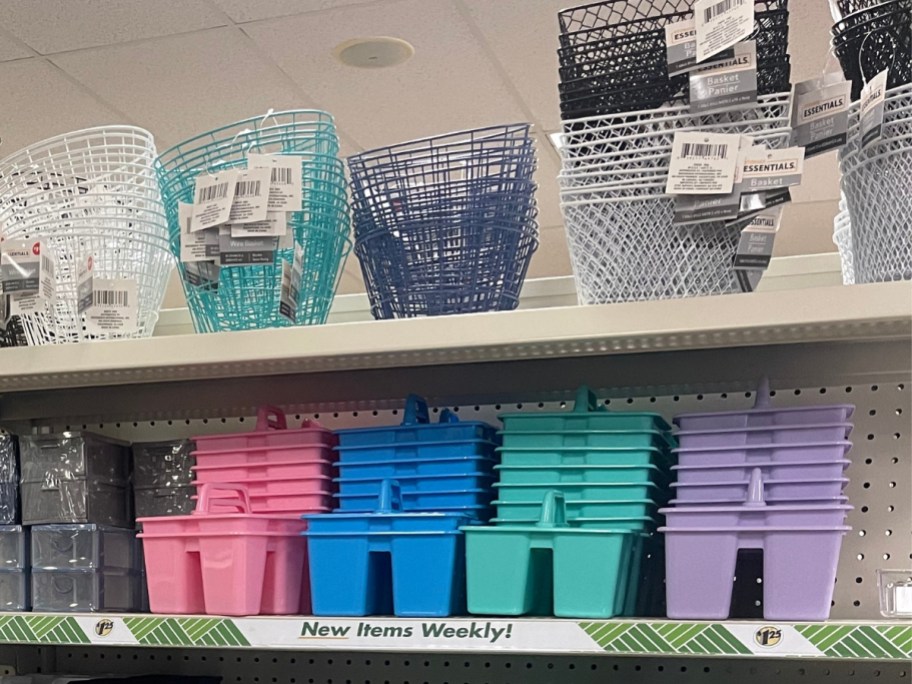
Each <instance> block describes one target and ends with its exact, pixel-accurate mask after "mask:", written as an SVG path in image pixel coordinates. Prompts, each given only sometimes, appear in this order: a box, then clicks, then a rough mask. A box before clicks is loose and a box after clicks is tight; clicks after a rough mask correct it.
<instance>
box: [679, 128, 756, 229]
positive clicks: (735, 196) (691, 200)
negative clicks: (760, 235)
mask: <svg viewBox="0 0 912 684" xmlns="http://www.w3.org/2000/svg"><path fill="white" fill-rule="evenodd" d="M753 144H754V139H753V138H752V137H750V136H749V135H742V136H741V143H740V146H739V149H738V159H737V162H736V163H735V179H734V181H733V182H732V191H731V192H730V193H728V194H727V195H679V196H678V197H676V198H675V213H674V218H673V219H672V222H673V223H675V224H688V223H707V222H710V221H727V220H730V219H735V218H737V217H738V213H739V211H740V207H741V182H742V175H743V171H744V160H745V159H746V158H747V154H748V152H749V150H750V149H751V147H752V146H753Z"/></svg>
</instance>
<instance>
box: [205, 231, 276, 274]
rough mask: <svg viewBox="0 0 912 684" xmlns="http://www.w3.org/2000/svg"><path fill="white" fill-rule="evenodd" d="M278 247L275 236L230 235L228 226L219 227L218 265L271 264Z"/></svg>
mask: <svg viewBox="0 0 912 684" xmlns="http://www.w3.org/2000/svg"><path fill="white" fill-rule="evenodd" d="M277 247H278V238H276V237H246V238H234V237H231V231H230V229H229V228H228V226H222V227H221V228H219V265H221V266H222V267H230V266H251V265H258V264H259V265H262V264H271V263H272V262H273V261H274V260H275V252H276V249H277Z"/></svg>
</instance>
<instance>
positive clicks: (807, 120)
mask: <svg viewBox="0 0 912 684" xmlns="http://www.w3.org/2000/svg"><path fill="white" fill-rule="evenodd" d="M851 90H852V83H851V81H847V80H845V78H844V77H843V75H842V74H841V73H835V72H831V73H827V74H824V75H823V76H822V77H821V78H812V79H810V80H808V81H801V82H800V83H796V84H795V87H794V89H793V91H792V93H793V94H792V116H791V124H792V139H791V144H792V145H797V146H799V147H803V148H805V158H808V159H809V158H810V157H816V156H817V155H818V154H823V153H825V152H829V151H830V150H832V149H836V148H839V147H842V146H843V145H845V144H846V137H847V132H848V130H849V99H850V95H851Z"/></svg>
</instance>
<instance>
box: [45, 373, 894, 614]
mask: <svg viewBox="0 0 912 684" xmlns="http://www.w3.org/2000/svg"><path fill="white" fill-rule="evenodd" d="M597 393H598V394H599V396H603V397H604V396H608V397H610V398H609V399H605V400H604V403H605V405H606V406H607V407H608V409H609V410H618V411H624V410H628V411H656V412H658V413H661V414H662V415H664V416H665V417H666V418H667V419H669V420H670V419H671V418H672V417H673V416H675V415H676V414H679V413H685V412H693V411H706V412H709V411H725V410H736V409H744V408H749V407H751V406H753V403H754V401H755V395H754V393H753V392H727V393H706V394H688V395H663V396H649V395H642V396H629V397H624V396H617V395H616V394H615V393H613V392H612V390H611V388H601V389H599V391H598V392H597ZM772 395H773V396H772V403H773V405H774V406H777V407H787V406H808V405H813V404H818V405H819V404H842V403H850V404H854V405H855V406H856V410H855V415H854V417H853V421H854V423H855V429H854V432H853V433H852V435H851V438H850V439H851V440H852V442H853V443H854V446H853V448H852V450H851V452H850V453H849V458H850V460H851V461H852V465H851V467H850V469H849V471H848V476H849V477H850V480H851V481H850V484H849V486H848V488H847V490H846V493H847V495H848V496H849V502H850V503H851V504H852V505H853V506H854V507H855V509H854V510H853V511H852V512H851V513H850V515H849V519H848V524H849V525H850V526H851V527H852V530H853V531H852V532H851V533H850V534H849V535H847V536H846V538H845V540H844V542H843V547H842V554H841V557H840V565H839V571H838V579H837V586H836V592H835V595H834V605H833V611H832V617H833V619H848V620H856V619H857V620H860V619H877V618H879V617H880V613H879V602H878V594H877V582H876V571H877V570H878V569H902V568H908V567H910V566H912V424H910V416H912V382H910V379H909V378H907V377H902V378H897V379H893V380H889V381H886V382H880V383H878V384H876V385H875V384H865V385H840V386H837V387H794V388H784V387H779V388H777V389H776V390H774V391H773V392H772ZM441 408H444V407H442V406H436V407H434V408H433V409H432V415H433V414H436V413H438V412H439V411H440V409H441ZM447 408H450V409H451V410H453V411H455V412H456V413H457V414H458V415H459V416H460V417H462V418H464V419H467V420H484V421H488V422H490V423H493V424H499V421H498V420H497V416H498V415H500V414H502V413H509V412H516V411H522V412H527V411H529V412H536V411H559V410H570V409H571V408H572V398H570V397H569V396H568V397H567V399H566V400H562V401H551V402H543V401H542V402H521V403H509V404H507V403H503V404H488V405H469V406H449V407H447ZM289 410H291V411H293V410H294V407H289ZM290 418H293V420H294V421H295V422H299V421H300V420H302V419H303V418H315V419H317V420H319V421H320V422H321V423H322V424H323V425H325V426H326V427H328V428H331V429H341V428H352V427H370V426H376V425H391V424H396V423H398V422H400V421H401V420H402V411H401V408H395V409H368V410H358V411H347V412H344V411H337V410H333V409H332V408H330V409H329V410H328V411H320V412H314V413H309V414H300V413H297V414H292V415H291V416H290ZM255 423H256V419H255V417H254V416H250V415H248V416H237V417H235V418H211V419H210V418H202V419H198V420H164V421H147V422H131V423H107V424H106V423H99V424H79V425H73V424H66V423H61V424H51V425H46V426H43V427H44V429H49V430H53V431H58V430H63V429H90V430H95V431H98V432H102V433H104V434H107V435H110V436H112V437H119V438H121V439H127V440H131V441H152V440H163V439H174V438H178V437H189V436H193V435H198V434H211V433H217V432H231V431H239V430H251V429H253V427H254V425H255ZM754 567H755V566H748V567H747V568H746V569H744V568H742V570H744V571H745V572H748V573H750V572H751V569H752V568H754ZM744 579H746V580H747V581H746V582H744V583H743V584H742V581H743V580H744ZM758 579H759V578H758V577H756V576H755V575H753V576H751V575H749V576H748V577H747V578H744V577H742V578H741V579H740V580H739V582H738V586H739V587H745V586H753V591H752V592H751V594H752V595H751V597H750V599H751V600H750V601H749V603H753V604H754V606H753V608H754V609H756V610H755V613H756V615H762V613H761V612H760V610H761V608H762V606H761V605H760V603H759V601H760V598H761V596H760V595H761V594H762V588H761V587H760V586H759V583H758V581H757V580H758ZM756 615H750V616H748V615H745V616H743V617H754V616H756Z"/></svg>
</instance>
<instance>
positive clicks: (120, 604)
mask: <svg viewBox="0 0 912 684" xmlns="http://www.w3.org/2000/svg"><path fill="white" fill-rule="evenodd" d="M138 579H139V578H138V575H137V574H136V573H135V572H131V571H123V570H33V571H32V610H33V611H36V612H74V613H95V612H102V611H117V612H121V611H123V612H128V611H133V610H136V607H137V606H136V601H137V597H138V594H139V592H138V591H137V581H138Z"/></svg>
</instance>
